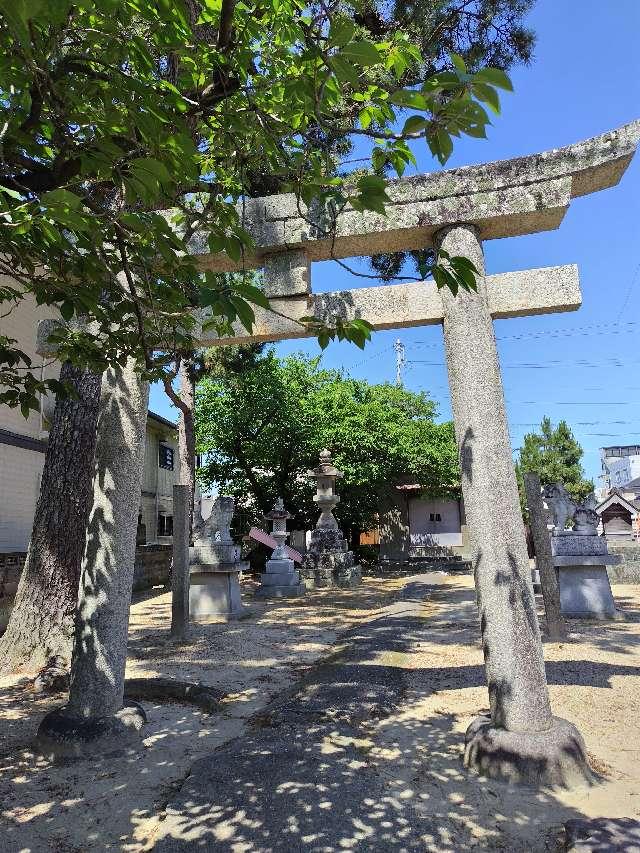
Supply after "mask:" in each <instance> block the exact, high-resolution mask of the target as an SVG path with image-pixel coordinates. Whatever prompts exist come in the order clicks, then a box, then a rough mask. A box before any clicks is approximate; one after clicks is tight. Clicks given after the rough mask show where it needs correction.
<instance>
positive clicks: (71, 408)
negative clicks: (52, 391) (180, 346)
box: [0, 362, 100, 672]
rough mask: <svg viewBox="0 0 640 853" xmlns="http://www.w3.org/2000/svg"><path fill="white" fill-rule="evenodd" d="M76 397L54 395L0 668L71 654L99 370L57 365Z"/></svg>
mask: <svg viewBox="0 0 640 853" xmlns="http://www.w3.org/2000/svg"><path fill="white" fill-rule="evenodd" d="M60 379H61V380H64V381H66V382H69V383H70V384H71V385H72V386H73V388H74V389H75V391H76V393H77V395H78V398H77V399H73V398H67V399H60V398H58V399H57V400H56V406H55V413H54V416H53V423H52V425H51V430H50V432H49V443H48V446H47V451H46V455H45V461H44V469H43V471H42V481H41V484H40V495H39V497H38V502H37V504H36V510H35V515H34V519H33V528H32V531H31V541H30V543H29V550H28V552H27V559H26V561H25V565H24V569H23V571H22V575H21V577H20V582H19V584H18V589H17V592H16V597H15V601H14V604H13V609H12V611H11V617H10V620H9V624H8V626H7V630H6V631H5V633H4V635H3V636H2V638H1V639H0V660H1V661H2V663H1V664H0V667H1V669H2V671H4V672H8V671H12V670H17V669H21V670H29V671H32V670H39V669H41V668H42V667H43V666H45V665H46V663H47V662H48V661H49V660H50V659H51V658H52V657H55V656H61V657H62V658H64V660H65V663H68V662H69V660H70V658H71V646H72V641H73V630H74V616H75V609H76V603H77V599H78V581H79V578H80V564H81V561H82V553H83V551H84V545H85V535H86V527H87V520H88V517H89V510H90V508H91V498H92V493H93V492H92V482H93V458H94V450H95V443H96V423H97V418H98V405H99V400H100V375H96V374H95V373H91V372H90V371H88V370H85V369H82V368H78V367H73V366H72V365H71V364H70V363H69V362H65V363H64V364H63V365H62V369H61V371H60Z"/></svg>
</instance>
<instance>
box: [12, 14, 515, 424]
mask: <svg viewBox="0 0 640 853" xmlns="http://www.w3.org/2000/svg"><path fill="white" fill-rule="evenodd" d="M438 5H439V4H438ZM445 5H446V4H445ZM465 5H466V4H465ZM438 36H439V33H438V32H434V35H433V37H434V39H437V38H438ZM438 50H439V48H438ZM436 52H437V51H436ZM452 62H453V64H452V66H451V69H450V70H447V71H441V72H437V73H435V74H433V75H431V76H429V77H428V78H426V79H423V78H422V77H421V71H420V69H421V68H422V67H423V66H424V60H423V57H422V56H421V55H420V51H419V49H418V48H417V47H416V44H415V43H414V42H413V41H412V40H411V38H410V37H409V36H408V35H407V34H406V33H405V32H404V30H403V28H402V27H393V28H391V29H389V30H388V31H385V33H384V34H383V35H382V36H381V37H374V36H371V35H369V36H368V37H364V36H363V29H362V27H361V26H360V25H359V24H358V23H357V22H355V21H354V10H353V7H348V8H347V7H344V8H343V7H340V6H339V5H334V4H324V3H322V4H311V5H309V4H307V3H306V2H303V0H266V2H265V0H201V2H196V0H161V2H153V3H152V2H148V0H92V2H89V0H78V2H75V3H73V4H71V3H69V2H67V1H66V0H1V2H0V273H4V274H6V275H8V276H12V279H3V281H2V284H1V286H0V302H2V303H3V305H2V313H4V314H5V315H6V313H7V311H8V310H9V311H10V309H11V304H12V303H13V302H15V301H18V300H20V299H21V298H23V296H24V294H25V293H28V294H32V295H33V296H34V297H35V299H36V301H37V302H38V303H40V304H46V305H53V306H58V307H59V309H60V313H61V315H62V317H63V318H64V319H65V320H71V319H73V318H74V317H88V318H89V319H90V320H92V321H93V322H92V323H91V324H90V325H88V326H87V325H86V324H85V325H82V324H80V325H79V326H78V325H70V327H69V328H67V329H63V330H60V332H59V333H58V335H57V337H58V343H59V346H60V355H61V357H63V358H64V357H69V358H72V359H73V360H75V361H79V362H82V363H85V364H89V365H90V366H91V367H92V368H93V369H96V370H101V369H103V368H104V367H105V366H106V365H107V364H109V363H111V364H113V363H116V362H123V360H124V359H125V358H126V357H127V356H135V357H136V358H137V359H138V361H139V363H140V364H141V367H142V369H144V370H145V371H146V373H147V375H148V376H150V377H157V376H158V374H159V373H160V372H161V371H162V370H163V369H164V367H165V365H166V364H167V363H169V361H171V360H172V358H173V356H174V355H175V353H176V352H180V351H184V352H191V351H193V349H194V348H195V340H194V337H193V332H194V324H195V321H194V319H193V318H192V313H191V309H192V308H194V307H196V308H205V309H207V310H208V311H209V313H210V321H209V322H210V323H211V325H213V326H215V327H216V328H218V329H219V330H224V329H225V328H228V324H229V323H231V322H232V321H235V320H236V319H239V320H240V321H241V322H242V323H243V324H244V325H245V326H250V325H251V321H252V318H253V311H252V308H251V303H257V304H266V303H265V299H264V296H263V295H262V294H261V293H260V292H259V291H258V290H257V289H256V288H255V287H254V286H253V285H252V284H251V283H250V281H246V280H245V279H244V278H243V276H240V277H235V278H234V279H232V280H231V283H230V282H229V280H228V279H226V280H224V281H223V283H222V284H221V283H220V281H219V279H218V278H217V277H216V276H215V275H212V274H211V273H209V272H205V273H202V272H201V271H200V270H199V268H198V267H197V266H196V262H195V259H194V258H193V257H192V256H190V255H189V251H188V249H189V241H190V238H191V237H192V236H193V234H194V233H195V232H196V231H204V233H205V234H207V235H208V243H209V249H210V250H211V251H222V252H226V253H227V254H228V255H229V256H230V257H231V258H232V259H234V260H236V261H238V260H240V259H241V258H242V254H243V250H244V249H245V248H246V247H247V246H249V245H250V243H251V240H250V238H249V236H248V235H247V233H246V232H245V230H244V229H243V227H242V205H241V204H240V205H237V204H236V202H238V201H239V200H241V199H242V198H243V197H245V196H246V195H248V194H251V191H252V187H254V184H253V178H255V176H260V175H284V176H285V177H286V180H287V182H288V183H289V184H290V187H289V188H290V189H292V190H295V192H297V193H298V194H299V195H300V197H301V198H303V199H304V200H305V201H309V200H311V199H312V198H313V197H315V198H317V199H319V202H320V203H321V204H326V205H327V206H328V209H329V210H340V209H341V208H342V207H343V206H344V205H345V204H346V203H347V200H350V203H351V204H352V205H354V206H355V207H356V208H358V209H361V210H365V209H369V210H376V211H382V210H383V209H384V203H385V200H386V194H385V182H384V180H383V178H382V177H381V176H379V175H364V176H360V177H358V178H357V179H356V180H352V181H349V180H348V176H347V178H345V177H344V176H339V175H337V174H336V162H335V158H334V153H333V149H332V146H330V145H327V144H326V140H327V139H337V138H350V137H353V136H355V135H360V136H365V137H368V138H369V139H371V140H372V145H373V149H372V156H373V158H374V161H375V163H376V167H377V168H378V169H383V168H385V167H386V166H387V165H389V166H390V168H391V169H392V170H393V171H395V172H396V173H397V174H402V172H403V170H404V168H405V167H406V165H407V163H410V162H412V161H413V155H412V153H411V151H410V149H409V147H408V144H407V141H408V140H410V139H411V140H419V139H424V140H425V141H426V144H427V145H428V147H429V150H430V151H431V152H432V154H433V155H434V156H435V157H436V158H437V159H438V160H439V161H440V162H441V163H444V162H445V161H446V160H447V158H448V156H449V154H450V152H451V150H452V146H453V139H454V138H455V137H457V136H460V135H461V134H468V135H471V136H474V137H484V136H485V133H486V125H487V123H488V121H489V119H488V113H487V109H488V110H490V111H493V112H497V111H498V110H499V98H498V89H510V88H511V85H510V83H509V80H508V78H507V77H506V75H505V74H504V72H503V71H501V70H499V69H490V68H483V69H480V70H477V71H473V70H472V71H469V70H468V69H467V67H466V65H465V62H464V60H463V59H462V57H460V56H454V57H453V60H452ZM407 79H410V80H411V85H408V84H407V83H406V82H405V81H406V80H407ZM415 81H419V82H415ZM405 116H406V119H405ZM169 209H170V210H171V211H172V213H171V214H170V215H167V214H166V213H165V214H163V212H162V211H166V210H169ZM454 261H455V259H451V260H448V259H446V258H445V259H443V260H442V261H441V263H440V265H439V266H438V269H439V270H441V274H440V277H439V278H440V282H441V283H443V284H445V285H446V286H452V287H457V286H462V287H473V286H474V283H475V282H474V279H473V275H471V277H469V269H468V267H467V268H460V270H457V268H456V266H455V263H454ZM447 270H448V271H449V273H450V274H449V275H448V277H447V276H446V275H444V273H445V272H446V271H447ZM7 304H8V307H7ZM9 322H10V321H9ZM4 328H6V326H5V327H4ZM352 332H353V334H352ZM339 334H340V335H342V336H343V337H346V338H348V339H354V340H355V341H356V343H359V344H361V345H364V340H365V339H366V337H367V330H366V328H363V327H362V324H360V326H359V327H358V328H357V329H354V330H351V329H349V328H346V329H340V330H339ZM0 382H1V383H2V385H3V388H4V390H2V391H0V402H3V403H8V404H9V405H21V406H22V409H23V411H25V412H28V410H29V408H37V405H38V400H37V393H38V392H39V391H41V390H44V387H43V384H42V383H41V382H40V380H39V377H38V373H37V371H36V370H34V369H31V364H30V361H29V359H28V358H27V357H26V356H25V354H24V353H22V352H20V350H19V349H17V346H16V341H15V340H13V339H12V338H11V337H10V335H7V334H3V335H2V336H0ZM45 385H46V383H45ZM49 385H51V383H49Z"/></svg>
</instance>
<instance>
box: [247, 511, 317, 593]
mask: <svg viewBox="0 0 640 853" xmlns="http://www.w3.org/2000/svg"><path fill="white" fill-rule="evenodd" d="M265 518H266V519H268V520H269V521H271V523H272V528H273V529H272V536H273V538H274V539H275V540H276V542H277V546H276V548H275V549H274V551H273V553H272V555H271V559H270V560H268V561H267V565H266V568H265V571H264V572H263V573H262V574H261V575H260V587H259V588H258V590H257V591H256V596H257V597H259V598H293V597H297V596H299V595H304V594H305V591H306V590H305V585H304V584H303V583H302V581H301V580H300V572H299V571H298V570H297V569H296V568H295V564H294V562H293V560H291V559H290V558H289V557H288V555H287V552H286V548H285V542H286V541H287V536H288V535H289V534H288V533H287V519H288V518H291V515H290V514H289V513H288V512H287V511H286V509H285V508H284V503H283V500H282V498H278V500H277V501H276V502H275V504H274V505H273V509H272V510H271V512H268V513H267V514H266V516H265Z"/></svg>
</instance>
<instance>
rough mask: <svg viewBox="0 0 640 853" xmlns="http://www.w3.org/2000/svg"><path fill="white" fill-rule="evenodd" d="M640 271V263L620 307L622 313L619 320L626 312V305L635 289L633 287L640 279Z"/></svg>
mask: <svg viewBox="0 0 640 853" xmlns="http://www.w3.org/2000/svg"><path fill="white" fill-rule="evenodd" d="M639 272H640V264H638V266H637V267H636V271H635V272H634V274H633V277H632V279H631V282H630V283H629V288H628V290H627V293H626V295H625V298H624V301H623V303H622V308H621V309H620V313H619V314H618V320H619V319H620V317H622V315H623V314H624V312H625V310H626V307H627V305H628V303H629V299H631V293H632V291H633V287H634V285H635V283H636V281H637V279H638V273H639Z"/></svg>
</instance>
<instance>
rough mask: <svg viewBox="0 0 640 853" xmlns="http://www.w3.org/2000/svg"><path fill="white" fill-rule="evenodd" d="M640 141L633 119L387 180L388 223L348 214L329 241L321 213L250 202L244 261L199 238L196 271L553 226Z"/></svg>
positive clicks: (607, 183)
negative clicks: (291, 254)
mask: <svg viewBox="0 0 640 853" xmlns="http://www.w3.org/2000/svg"><path fill="white" fill-rule="evenodd" d="M639 140H640V120H638V121H634V122H631V123H630V124H626V125H623V126H622V127H620V128H618V129H616V130H612V131H609V132H608V133H603V134H601V135H600V136H594V137H592V138H591V139H586V140H584V141H583V142H578V143H576V144H575V145H569V146H567V147H565V148H554V149H552V150H550V151H545V152H543V153H541V154H531V155H529V156H525V157H517V158H515V159H513V160H498V161H496V162H493V163H486V164H483V165H480V166H465V167H462V168H459V169H449V170H446V171H441V172H430V173H427V174H424V175H416V176H414V177H409V178H400V179H398V180H395V181H391V182H390V183H389V187H388V195H389V197H390V199H391V202H390V203H388V204H387V215H386V216H381V215H380V214H377V213H372V212H369V211H367V212H365V213H360V212H358V211H355V210H353V209H350V208H347V209H346V210H345V211H344V212H343V213H341V214H340V216H339V217H338V219H337V223H336V227H335V233H330V232H331V229H330V225H329V222H328V220H327V218H326V214H324V215H323V211H321V210H319V209H314V208H313V206H312V207H311V208H307V207H306V206H305V205H303V204H302V202H299V201H298V199H297V198H296V196H295V195H294V194H293V193H286V194H281V195H273V196H266V197H264V198H256V199H249V200H247V201H246V203H245V208H244V227H245V229H246V230H247V231H248V232H249V233H250V234H251V236H252V237H253V239H254V241H255V250H254V251H252V252H248V253H245V257H244V259H243V261H242V262H239V263H238V262H234V261H232V260H231V259H230V258H229V257H228V256H227V255H226V254H211V253H208V252H207V240H206V235H205V234H200V235H196V236H195V237H194V238H193V241H192V246H191V250H192V252H193V254H194V255H197V256H198V258H199V262H200V265H201V267H202V268H203V269H210V270H213V271H216V272H228V271H233V270H237V269H242V267H243V266H244V268H256V267H261V266H263V265H264V259H265V257H267V256H269V255H272V254H276V253H282V252H286V251H287V250H298V251H300V250H303V251H304V252H305V253H306V255H307V258H308V260H310V261H320V260H328V259H329V258H331V257H335V258H346V257H355V256H360V255H373V254H376V253H379V252H393V251H402V250H409V249H418V248H426V247H428V246H429V245H431V240H432V237H433V235H434V233H435V232H437V231H438V230H440V229H441V228H443V227H445V226H447V225H451V224H454V223H457V222H472V223H474V224H476V225H477V226H478V228H479V230H480V236H481V238H482V239H483V240H492V239H495V238H498V237H513V236H518V235H520V234H531V233H535V232H538V231H548V230H552V229H554V228H557V227H558V226H559V225H560V223H561V221H562V218H563V216H564V214H565V212H566V210H567V208H568V206H569V203H570V201H571V199H572V198H575V197H576V196H581V195H587V194H588V193H593V192H597V191H599V190H603V189H606V188H608V187H612V186H615V185H616V184H617V183H618V181H619V180H620V178H621V177H622V175H623V174H624V172H625V170H626V168H627V166H628V165H629V163H630V161H631V158H632V157H633V154H634V152H635V150H636V147H637V145H638V142H639Z"/></svg>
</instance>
